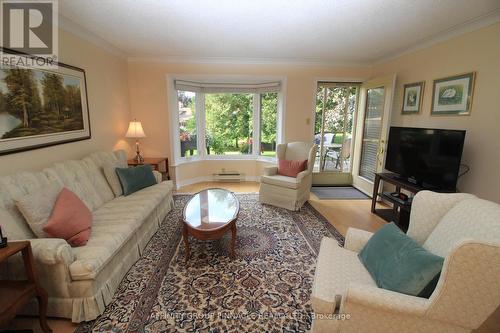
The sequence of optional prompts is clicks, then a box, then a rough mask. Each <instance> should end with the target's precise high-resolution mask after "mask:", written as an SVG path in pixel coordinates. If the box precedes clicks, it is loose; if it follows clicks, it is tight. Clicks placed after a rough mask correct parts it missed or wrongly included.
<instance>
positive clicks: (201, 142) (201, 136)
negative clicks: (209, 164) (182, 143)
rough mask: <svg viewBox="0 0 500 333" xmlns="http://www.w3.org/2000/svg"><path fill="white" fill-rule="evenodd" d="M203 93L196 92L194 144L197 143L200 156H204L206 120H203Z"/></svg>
mask: <svg viewBox="0 0 500 333" xmlns="http://www.w3.org/2000/svg"><path fill="white" fill-rule="evenodd" d="M205 119H206V117H205V94H203V93H196V131H197V133H198V135H197V140H196V141H197V142H196V144H197V145H198V147H197V149H198V156H199V157H200V158H204V157H205V155H206V148H205V147H206V142H205V128H206V122H205Z"/></svg>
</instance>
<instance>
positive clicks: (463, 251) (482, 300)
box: [429, 240, 500, 329]
mask: <svg viewBox="0 0 500 333" xmlns="http://www.w3.org/2000/svg"><path fill="white" fill-rule="evenodd" d="M499 277H500V243H495V244H492V243H482V242H478V241H472V240H468V241H462V242H461V243H460V244H459V245H458V246H457V247H455V248H454V249H453V250H452V251H451V253H450V254H449V255H448V256H447V257H446V258H445V261H444V264H443V269H442V271H441V276H440V279H439V282H438V284H437V286H436V289H435V290H434V293H433V294H432V295H431V297H430V298H429V300H430V301H432V305H431V307H430V309H429V317H430V318H433V319H436V320H440V321H444V322H449V323H453V324H455V325H460V326H462V327H467V328H470V329H476V328H477V327H479V326H480V325H481V323H482V322H484V321H485V320H486V318H488V317H489V316H490V315H491V313H492V312H493V311H495V309H496V308H497V307H498V305H499V302H498V300H499V299H500V279H499ZM457 309H459V310H457ZM465 314H467V315H465Z"/></svg>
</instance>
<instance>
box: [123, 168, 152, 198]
mask: <svg viewBox="0 0 500 333" xmlns="http://www.w3.org/2000/svg"><path fill="white" fill-rule="evenodd" d="M115 172H116V174H117V175H118V178H119V179H120V184H122V190H123V195H129V194H132V193H134V192H137V191H139V190H141V189H143V188H146V187H148V186H152V185H154V184H156V177H155V175H154V174H153V169H152V168H151V166H150V165H141V166H136V167H133V168H116V169H115Z"/></svg>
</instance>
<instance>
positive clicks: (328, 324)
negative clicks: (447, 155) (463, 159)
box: [311, 191, 500, 333]
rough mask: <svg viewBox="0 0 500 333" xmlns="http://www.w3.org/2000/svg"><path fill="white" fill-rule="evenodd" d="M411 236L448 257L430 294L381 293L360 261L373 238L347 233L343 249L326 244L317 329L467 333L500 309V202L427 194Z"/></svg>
mask: <svg viewBox="0 0 500 333" xmlns="http://www.w3.org/2000/svg"><path fill="white" fill-rule="evenodd" d="M407 234H408V235H409V236H410V237H411V238H413V239H414V240H415V241H416V242H417V243H419V244H421V245H422V246H423V247H424V248H425V249H427V250H428V251H430V252H432V253H434V254H437V255H439V256H442V257H444V258H445V261H444V264H443V269H442V271H441V276H440V278H439V282H438V284H437V286H436V289H435V290H434V292H433V294H432V295H431V297H430V298H429V299H426V298H420V297H414V296H409V295H405V294H400V293H397V292H393V291H389V290H385V289H380V288H378V287H377V285H376V284H375V282H374V281H373V279H372V278H371V276H370V274H369V273H368V271H366V269H365V268H364V266H363V264H362V263H361V262H360V261H359V259H358V253H359V252H360V251H361V249H362V248H363V247H364V245H365V244H366V242H367V241H368V240H369V239H370V237H371V236H372V233H370V232H366V231H362V230H358V229H353V228H350V229H349V230H348V231H347V235H346V240H345V247H344V248H341V247H339V246H338V245H337V242H336V241H334V240H333V239H330V238H324V239H323V240H322V243H321V247H320V252H319V256H318V261H317V266H316V273H315V278H314V284H313V289H312V295H311V302H312V305H313V309H314V312H315V316H314V320H313V329H312V332H314V333H317V332H342V333H344V332H374V333H376V332H384V333H387V332H398V333H399V332H470V331H471V330H473V329H476V328H478V327H479V326H480V325H481V324H482V323H483V322H484V321H485V320H486V319H487V318H488V316H490V314H491V313H492V312H493V311H495V309H496V308H497V307H498V306H499V305H500V278H499V277H500V205H498V204H496V203H493V202H489V201H486V200H481V199H478V198H476V197H475V196H473V195H470V194H439V193H434V192H429V191H422V192H419V193H418V194H417V195H416V196H415V198H414V201H413V206H412V211H411V217H410V226H409V229H408V233H407ZM339 317H340V319H338V318H339Z"/></svg>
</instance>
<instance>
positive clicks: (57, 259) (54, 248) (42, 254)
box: [29, 238, 75, 266]
mask: <svg viewBox="0 0 500 333" xmlns="http://www.w3.org/2000/svg"><path fill="white" fill-rule="evenodd" d="M29 241H30V243H31V249H32V252H33V257H34V258H35V261H37V262H40V263H43V264H46V265H55V264H65V265H68V266H69V264H71V263H72V262H73V261H75V255H74V254H73V251H72V250H71V246H70V245H69V244H68V243H67V242H66V241H65V240H64V239H60V238H36V239H29Z"/></svg>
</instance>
